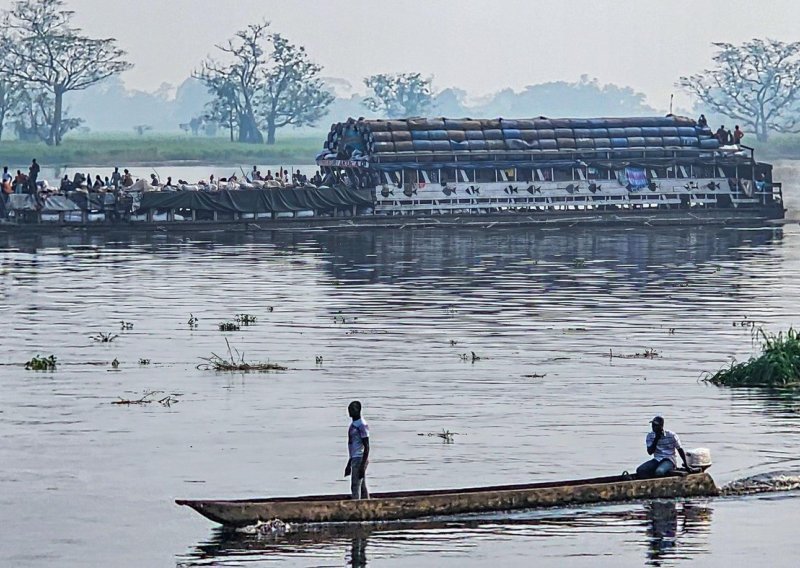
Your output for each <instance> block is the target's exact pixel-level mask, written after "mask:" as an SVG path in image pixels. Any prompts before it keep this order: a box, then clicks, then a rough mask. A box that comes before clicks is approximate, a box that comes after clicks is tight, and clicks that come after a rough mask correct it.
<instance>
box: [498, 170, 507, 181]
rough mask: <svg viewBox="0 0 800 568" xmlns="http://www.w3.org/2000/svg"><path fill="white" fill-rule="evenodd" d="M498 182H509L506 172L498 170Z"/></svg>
mask: <svg viewBox="0 0 800 568" xmlns="http://www.w3.org/2000/svg"><path fill="white" fill-rule="evenodd" d="M496 172H497V181H508V174H507V173H506V171H505V170H496Z"/></svg>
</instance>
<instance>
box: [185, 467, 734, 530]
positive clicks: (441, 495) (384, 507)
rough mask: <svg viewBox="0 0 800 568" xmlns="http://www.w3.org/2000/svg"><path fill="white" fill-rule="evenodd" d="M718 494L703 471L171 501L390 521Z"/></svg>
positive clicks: (231, 518) (292, 518)
mask: <svg viewBox="0 0 800 568" xmlns="http://www.w3.org/2000/svg"><path fill="white" fill-rule="evenodd" d="M718 494H719V489H718V488H717V486H716V484H715V483H714V480H713V479H712V478H711V476H710V475H708V474H707V473H694V474H690V475H684V476H674V477H662V478H657V479H633V480H630V479H625V478H624V477H622V476H611V477H598V478H593V479H580V480H573V481H562V482H554V483H532V484H526V485H501V486H495V487H472V488H465V489H449V490H433V491H401V492H393V493H375V494H373V495H372V498H371V499H369V500H364V501H353V500H351V499H350V498H349V496H347V495H310V496H305V497H275V498H268V499H242V500H235V501H216V500H214V501H191V500H177V501H175V502H176V503H177V504H178V505H185V506H187V507H191V508H192V509H194V510H195V511H197V512H198V513H200V514H201V515H203V516H204V517H206V518H208V519H210V520H212V521H214V522H217V523H220V524H222V525H226V526H233V527H237V526H247V525H252V524H255V523H257V522H259V521H270V520H273V519H281V520H282V521H284V522H294V523H334V522H363V521H394V520H402V519H418V518H423V517H437V516H446V515H461V514H465V513H486V512H496V511H508V510H513V509H532V508H538V507H561V506H567V505H578V504H591V503H613V502H618V501H632V500H641V499H669V498H681V497H711V496H715V495H718Z"/></svg>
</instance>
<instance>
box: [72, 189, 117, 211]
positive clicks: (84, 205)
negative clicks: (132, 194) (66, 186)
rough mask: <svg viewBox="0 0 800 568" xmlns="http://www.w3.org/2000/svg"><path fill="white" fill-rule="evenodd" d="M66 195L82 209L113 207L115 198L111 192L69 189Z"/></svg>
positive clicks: (98, 209)
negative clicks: (88, 191) (86, 191)
mask: <svg viewBox="0 0 800 568" xmlns="http://www.w3.org/2000/svg"><path fill="white" fill-rule="evenodd" d="M67 197H68V198H69V199H70V201H72V202H74V203H75V204H76V205H77V206H78V207H79V208H80V209H82V210H84V211H89V210H91V211H103V210H104V209H108V208H112V209H113V207H114V202H115V200H116V198H115V197H114V194H113V193H84V192H82V191H71V192H69V193H67Z"/></svg>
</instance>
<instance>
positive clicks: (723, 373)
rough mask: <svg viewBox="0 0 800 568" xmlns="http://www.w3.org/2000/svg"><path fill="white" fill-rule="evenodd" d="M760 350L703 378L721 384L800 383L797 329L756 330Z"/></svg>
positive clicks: (781, 385) (751, 385)
mask: <svg viewBox="0 0 800 568" xmlns="http://www.w3.org/2000/svg"><path fill="white" fill-rule="evenodd" d="M758 336H760V337H761V339H762V343H761V351H762V353H761V354H760V355H759V356H758V357H751V358H750V359H748V360H747V361H745V362H743V363H736V362H733V363H731V365H730V367H728V368H725V369H720V370H719V371H717V372H716V373H714V374H713V375H709V376H707V377H706V378H705V379H704V380H705V381H706V382H708V383H711V384H713V385H716V386H725V387H773V388H785V387H792V388H798V387H800V332H798V331H795V330H794V329H793V328H791V327H790V328H789V331H787V332H786V333H783V332H780V333H778V334H777V335H772V334H767V333H765V332H764V330H762V329H759V330H758Z"/></svg>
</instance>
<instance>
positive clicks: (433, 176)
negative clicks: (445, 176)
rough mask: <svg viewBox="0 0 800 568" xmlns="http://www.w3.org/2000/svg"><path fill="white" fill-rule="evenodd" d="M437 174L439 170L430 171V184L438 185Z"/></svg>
mask: <svg viewBox="0 0 800 568" xmlns="http://www.w3.org/2000/svg"><path fill="white" fill-rule="evenodd" d="M439 172H440V170H431V171H430V172H428V178H429V179H430V180H431V183H439Z"/></svg>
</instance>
